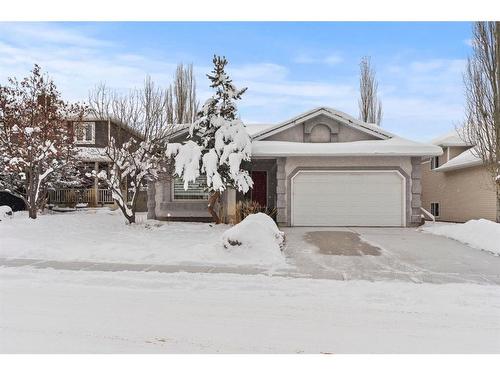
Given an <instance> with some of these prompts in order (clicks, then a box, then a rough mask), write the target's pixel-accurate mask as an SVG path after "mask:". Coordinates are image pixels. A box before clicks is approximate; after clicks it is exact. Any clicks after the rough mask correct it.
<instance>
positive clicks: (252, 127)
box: [245, 124, 275, 137]
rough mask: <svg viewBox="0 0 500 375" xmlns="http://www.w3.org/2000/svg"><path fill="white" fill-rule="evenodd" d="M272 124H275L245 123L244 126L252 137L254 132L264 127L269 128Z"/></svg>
mask: <svg viewBox="0 0 500 375" xmlns="http://www.w3.org/2000/svg"><path fill="white" fill-rule="evenodd" d="M274 125H275V124H245V127H246V129H247V132H248V134H250V136H252V137H253V136H254V135H255V134H258V133H260V132H262V131H263V130H265V129H269V128H270V127H272V126H274Z"/></svg>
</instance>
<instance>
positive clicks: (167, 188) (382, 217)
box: [148, 107, 442, 227]
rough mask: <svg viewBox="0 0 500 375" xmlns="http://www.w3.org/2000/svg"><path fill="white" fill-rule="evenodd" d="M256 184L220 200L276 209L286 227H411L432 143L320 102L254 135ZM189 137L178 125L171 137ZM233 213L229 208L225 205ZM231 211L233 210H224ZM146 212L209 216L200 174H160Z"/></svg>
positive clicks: (168, 216) (175, 217)
mask: <svg viewBox="0 0 500 375" xmlns="http://www.w3.org/2000/svg"><path fill="white" fill-rule="evenodd" d="M247 128H248V129H249V130H250V132H251V133H252V134H251V137H252V160H251V162H250V165H249V169H250V171H251V175H252V179H253V181H254V187H253V189H252V190H251V191H250V192H249V194H247V195H246V196H243V195H241V194H235V193H234V192H231V191H227V192H225V194H224V195H225V197H224V198H223V202H224V205H226V206H231V207H234V201H237V200H244V199H251V200H254V201H257V202H259V203H260V204H262V205H264V206H266V207H269V208H275V209H276V212H277V215H276V216H277V217H276V219H277V222H278V223H279V224H281V225H285V226H399V227H405V226H412V225H418V224H419V223H420V221H421V211H420V206H421V183H420V177H421V169H420V168H421V159H422V157H428V156H439V155H441V154H442V150H441V149H440V148H439V147H437V146H434V145H429V144H422V143H417V142H413V141H410V140H406V139H403V138H400V137H398V136H396V135H394V134H392V133H389V132H388V131H386V130H384V129H382V128H380V127H378V126H376V125H374V124H367V123H364V122H362V121H360V120H357V119H355V118H353V117H351V116H349V115H347V114H345V113H342V112H340V111H337V110H334V109H331V108H326V107H321V108H316V109H313V110H311V111H308V112H305V113H302V114H300V115H298V116H296V117H294V118H291V119H289V120H287V121H284V122H282V123H280V124H277V125H269V126H266V127H264V128H263V129H262V128H259V129H257V132H252V126H248V127H247ZM186 137H187V129H183V130H180V131H179V132H178V133H177V134H175V135H174V137H173V139H172V141H174V142H179V141H182V140H184V139H186ZM228 211H230V209H228ZM229 216H231V214H229ZM148 217H149V218H156V219H160V220H164V219H169V220H208V219H209V214H208V212H207V193H206V192H205V191H204V189H203V178H199V180H197V181H196V182H195V183H192V184H190V186H189V188H188V190H187V191H186V190H184V189H183V184H182V180H181V179H179V178H178V177H175V176H171V175H168V174H164V175H163V176H162V177H161V179H160V180H159V181H157V182H156V183H152V184H150V185H149V187H148Z"/></svg>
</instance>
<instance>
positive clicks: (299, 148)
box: [252, 137, 443, 157]
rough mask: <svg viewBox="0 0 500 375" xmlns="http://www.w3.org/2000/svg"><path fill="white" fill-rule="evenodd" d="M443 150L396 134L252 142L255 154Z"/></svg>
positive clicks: (428, 153)
mask: <svg viewBox="0 0 500 375" xmlns="http://www.w3.org/2000/svg"><path fill="white" fill-rule="evenodd" d="M442 153H443V150H442V149H441V148H440V147H438V146H435V145H430V144H425V143H419V142H414V141H410V140H408V139H404V138H399V137H393V138H390V139H385V140H371V141H356V142H336V143H301V142H283V141H256V140H254V141H253V142H252V156H267V157H284V156H373V155H379V156H439V155H441V154H442Z"/></svg>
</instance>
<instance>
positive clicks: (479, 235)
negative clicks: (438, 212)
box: [422, 219, 500, 255]
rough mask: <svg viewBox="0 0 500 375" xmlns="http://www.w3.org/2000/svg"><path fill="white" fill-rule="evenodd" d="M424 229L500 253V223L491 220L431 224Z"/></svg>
mask: <svg viewBox="0 0 500 375" xmlns="http://www.w3.org/2000/svg"><path fill="white" fill-rule="evenodd" d="M422 230H423V231H424V232H427V233H432V234H436V235H439V236H445V237H448V238H451V239H454V240H457V241H460V242H462V243H464V244H467V245H469V246H472V247H475V248H477V249H481V250H486V251H489V252H491V253H494V254H496V255H500V224H498V223H495V222H493V221H490V220H486V219H479V220H469V221H468V222H466V223H464V224H451V225H439V226H434V225H430V226H426V227H424V228H423V229H422Z"/></svg>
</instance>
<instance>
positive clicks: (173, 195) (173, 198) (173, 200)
mask: <svg viewBox="0 0 500 375" xmlns="http://www.w3.org/2000/svg"><path fill="white" fill-rule="evenodd" d="M200 177H201V178H205V176H204V175H202V176H200ZM177 178H181V177H176V176H172V180H171V182H172V183H171V197H172V202H208V198H209V197H210V193H209V192H206V193H205V192H204V193H205V194H207V197H206V198H201V199H193V198H176V197H175V179H177ZM188 190H189V188H188Z"/></svg>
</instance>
